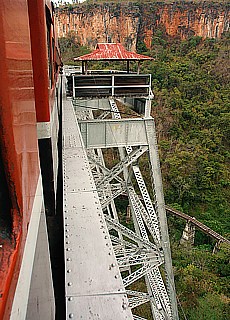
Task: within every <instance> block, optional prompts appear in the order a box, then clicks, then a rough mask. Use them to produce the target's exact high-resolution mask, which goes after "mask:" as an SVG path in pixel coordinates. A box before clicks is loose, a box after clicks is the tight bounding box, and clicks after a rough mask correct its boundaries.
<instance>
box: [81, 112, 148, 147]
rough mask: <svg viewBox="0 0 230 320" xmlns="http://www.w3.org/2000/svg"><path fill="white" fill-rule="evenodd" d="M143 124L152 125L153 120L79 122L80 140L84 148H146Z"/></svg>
mask: <svg viewBox="0 0 230 320" xmlns="http://www.w3.org/2000/svg"><path fill="white" fill-rule="evenodd" d="M145 122H147V123H148V124H149V125H153V119H139V118H138V119H122V120H116V119H103V120H93V121H92V120H89V121H80V122H79V125H80V129H81V133H82V138H83V141H84V144H85V147H86V148H94V149H95V148H112V147H127V146H147V145H148V140H147V136H146V128H145Z"/></svg>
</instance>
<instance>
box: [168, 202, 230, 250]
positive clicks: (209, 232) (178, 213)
mask: <svg viewBox="0 0 230 320" xmlns="http://www.w3.org/2000/svg"><path fill="white" fill-rule="evenodd" d="M165 208H166V211H167V212H168V213H170V214H173V215H176V216H178V217H180V218H182V219H184V220H187V221H190V222H191V223H192V224H193V225H195V226H196V227H197V228H198V229H200V230H201V231H203V232H204V233H206V234H207V235H209V236H210V237H212V238H214V239H216V240H218V241H221V242H225V243H227V244H229V245H230V241H229V240H228V239H226V238H224V237H223V236H221V235H220V234H219V233H217V232H215V231H213V230H212V229H211V228H209V227H207V226H206V225H205V224H203V223H201V222H200V221H198V220H196V218H194V217H191V216H189V215H188V214H186V213H183V212H181V211H178V210H175V209H173V208H171V207H169V206H165Z"/></svg>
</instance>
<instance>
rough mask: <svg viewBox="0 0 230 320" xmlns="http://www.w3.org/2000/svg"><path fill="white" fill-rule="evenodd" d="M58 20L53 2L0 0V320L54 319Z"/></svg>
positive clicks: (58, 89) (58, 113)
mask: <svg viewBox="0 0 230 320" xmlns="http://www.w3.org/2000/svg"><path fill="white" fill-rule="evenodd" d="M53 19H54V10H53V5H52V3H51V2H50V1H48V0H47V1H43V0H37V1H31V0H13V1H8V0H1V2H0V73H1V77H0V319H4V320H5V319H26V318H28V319H41V318H42V319H54V317H55V306H54V293H53V283H52V275H51V264H50V257H49V244H48V236H47V227H46V217H45V212H46V213H47V214H51V215H52V214H55V193H56V188H57V187H56V186H57V167H58V153H57V139H58V132H59V125H58V120H59V115H60V98H59V97H58V95H60V90H61V89H60V83H59V77H58V73H59V69H60V64H61V61H60V56H59V52H58V49H57V45H56V38H55V33H54V20H53ZM35 27H36V28H37V29H36V28H35ZM40 162H41V165H40ZM40 168H41V169H40ZM41 172H42V174H43V177H42V175H41ZM43 190H44V197H43ZM44 202H45V209H44ZM35 306H36V307H35Z"/></svg>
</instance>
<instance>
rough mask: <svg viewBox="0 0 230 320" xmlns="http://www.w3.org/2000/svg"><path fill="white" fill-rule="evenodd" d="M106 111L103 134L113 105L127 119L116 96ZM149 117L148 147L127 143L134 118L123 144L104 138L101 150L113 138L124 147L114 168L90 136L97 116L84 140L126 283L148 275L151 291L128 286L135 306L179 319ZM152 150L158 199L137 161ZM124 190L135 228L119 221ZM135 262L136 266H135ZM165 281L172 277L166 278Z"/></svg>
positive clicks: (86, 115) (84, 127)
mask: <svg viewBox="0 0 230 320" xmlns="http://www.w3.org/2000/svg"><path fill="white" fill-rule="evenodd" d="M83 105H84V104H82V105H81V107H83ZM149 105H150V101H149V99H147V100H146V106H147V109H148V116H149V114H150V111H149V109H150V107H149ZM101 109H104V110H106V111H104V112H103V113H102V114H101V115H100V116H99V117H98V118H97V128H100V124H102V128H103V130H101V129H99V132H106V130H108V127H109V125H110V123H111V122H110V120H105V118H106V117H107V115H108V109H110V110H111V112H112V117H113V118H114V119H116V120H119V121H121V123H122V121H123V120H121V116H120V113H119V110H118V108H117V105H116V102H115V101H114V100H113V99H110V100H109V101H108V105H107V106H106V105H105V101H103V108H101ZM80 110H81V111H80V113H78V115H77V116H78V117H79V119H81V120H82V119H85V120H88V119H92V113H90V114H89V110H86V109H85V113H84V108H81V109H80ZM100 121H102V122H100ZM103 121H106V122H103ZM143 121H144V122H143V123H144V127H140V126H139V128H141V130H142V131H143V128H144V131H145V135H143V132H142V136H141V138H140V142H144V145H139V146H138V145H137V144H136V143H135V142H134V144H133V145H134V146H135V147H132V146H130V145H127V141H130V136H128V133H127V132H128V129H127V128H128V122H126V123H125V128H126V129H124V141H122V142H121V143H120V144H119V142H117V140H116V139H115V138H114V137H112V138H110V140H107V141H106V138H107V136H105V137H103V139H102V140H103V143H102V145H101V148H104V147H107V146H106V144H107V142H108V141H109V142H108V143H109V144H110V147H111V144H112V143H114V145H112V146H113V147H118V149H119V154H120V162H119V163H117V164H116V165H115V166H114V167H113V168H112V169H108V168H107V167H106V165H105V162H104V159H103V153H102V151H101V149H100V147H99V145H97V144H95V146H94V144H93V143H94V142H93V140H92V141H90V142H89V141H88V138H87V136H88V135H90V130H91V124H92V120H91V123H90V125H89V126H88V125H87V122H82V123H81V129H82V130H83V133H84V134H83V136H84V138H83V139H85V141H86V144H87V143H89V144H88V147H89V149H88V158H89V161H90V164H91V170H92V172H93V176H94V179H95V183H96V186H97V190H98V194H99V197H100V201H101V206H102V209H103V211H104V214H105V218H106V222H107V226H108V229H109V231H110V237H111V241H112V244H113V248H114V252H115V255H116V258H117V264H118V266H119V268H120V271H121V273H122V272H123V271H128V275H127V274H126V275H125V276H123V283H124V286H125V287H126V288H127V287H128V286H131V287H132V285H133V284H134V283H135V282H136V281H138V280H140V279H142V278H143V279H145V283H146V289H147V293H146V292H138V291H135V290H130V289H127V295H128V297H129V307H130V308H131V309H133V308H135V307H137V306H139V305H141V304H144V303H147V302H148V303H150V305H151V310H152V316H153V319H154V320H158V319H159V320H166V319H173V320H177V319H178V313H177V306H176V297H175V287H174V280H173V274H172V265H171V255H170V247H169V239H168V233H167V221H166V215H165V209H164V200H163V192H162V182H161V176H160V166H159V159H158V154H157V142H156V134H155V128H154V123H153V119H150V117H149V118H148V119H147V120H146V119H144V120H143ZM130 123H131V122H130ZM113 125H116V123H115V124H114V123H113ZM131 125H132V124H131ZM138 125H139V124H138ZM114 128H115V127H114ZM116 128H117V127H116ZM123 128H124V126H123ZM94 129H95V128H94ZM92 130H93V129H92ZM122 130H123V129H122ZM132 132H133V131H132ZM108 133H110V131H108ZM94 134H96V133H94ZM119 138H120V137H119ZM113 139H114V142H113ZM146 151H148V153H149V158H150V161H149V163H150V173H151V174H150V178H151V180H152V191H153V200H152V199H151V197H150V194H149V191H148V189H147V187H146V184H145V181H144V179H143V176H142V174H141V170H140V168H139V166H138V165H137V161H138V159H139V157H141V156H142V155H143V154H144V153H145V152H146ZM134 181H135V183H134ZM134 186H135V187H134ZM121 194H123V195H124V194H125V195H127V197H128V199H129V204H130V208H131V213H132V219H133V223H134V228H135V231H132V230H131V229H129V228H127V227H125V226H124V225H122V224H121V222H120V221H119V215H118V213H117V211H116V206H115V203H114V199H116V198H117V197H118V196H120V195H121ZM133 266H136V267H135V269H134V268H133ZM134 270H135V271H134ZM163 279H166V281H164V280H163ZM134 319H137V320H144V318H141V317H139V316H136V315H134Z"/></svg>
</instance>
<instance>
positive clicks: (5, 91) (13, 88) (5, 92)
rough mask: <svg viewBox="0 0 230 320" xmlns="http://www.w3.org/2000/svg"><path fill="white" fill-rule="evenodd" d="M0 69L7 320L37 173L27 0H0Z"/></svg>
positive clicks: (0, 282)
mask: <svg viewBox="0 0 230 320" xmlns="http://www.w3.org/2000/svg"><path fill="white" fill-rule="evenodd" d="M0 72H1V77H0V149H1V153H2V157H3V163H4V168H1V170H2V169H4V171H5V174H6V178H7V182H8V188H9V192H10V198H11V202H12V208H11V212H10V215H11V219H12V231H11V235H10V236H9V237H8V238H5V239H3V238H0V244H1V248H0V257H1V258H0V319H9V316H10V310H11V306H12V302H13V297H14V292H15V288H16V284H17V280H18V275H19V271H20V265H21V261H22V256H23V251H24V245H25V241H26V236H27V229H28V225H29V223H30V216H31V212H32V207H33V202H34V196H35V192H36V188H37V183H38V177H39V159H38V146H37V133H36V110H35V101H34V85H33V70H32V56H31V47H30V30H29V19H28V7H27V0H14V1H9V0H1V1H0ZM0 216H1V212H0Z"/></svg>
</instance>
